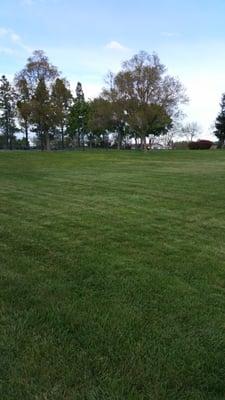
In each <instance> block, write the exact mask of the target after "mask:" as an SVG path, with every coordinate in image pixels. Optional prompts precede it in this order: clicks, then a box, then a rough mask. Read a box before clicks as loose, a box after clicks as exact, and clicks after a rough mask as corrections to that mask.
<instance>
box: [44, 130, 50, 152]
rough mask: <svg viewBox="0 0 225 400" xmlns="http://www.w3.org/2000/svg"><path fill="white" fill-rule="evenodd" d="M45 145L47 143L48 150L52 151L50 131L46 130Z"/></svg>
mask: <svg viewBox="0 0 225 400" xmlns="http://www.w3.org/2000/svg"><path fill="white" fill-rule="evenodd" d="M45 145H46V150H47V151H50V150H51V149H50V137H49V133H48V132H45Z"/></svg>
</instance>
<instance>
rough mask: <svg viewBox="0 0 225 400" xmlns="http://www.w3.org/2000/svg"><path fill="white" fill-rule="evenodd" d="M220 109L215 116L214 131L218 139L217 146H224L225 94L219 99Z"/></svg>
mask: <svg viewBox="0 0 225 400" xmlns="http://www.w3.org/2000/svg"><path fill="white" fill-rule="evenodd" d="M220 107H221V111H220V113H219V115H218V117H217V118H216V123H215V127H216V130H215V131H214V133H215V135H216V137H217V138H218V139H219V146H220V147H224V145H225V94H223V96H222V100H221V104H220Z"/></svg>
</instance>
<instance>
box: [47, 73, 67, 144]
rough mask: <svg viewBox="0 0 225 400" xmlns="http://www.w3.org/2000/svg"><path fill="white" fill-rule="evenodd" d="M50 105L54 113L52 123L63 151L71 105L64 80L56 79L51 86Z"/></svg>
mask: <svg viewBox="0 0 225 400" xmlns="http://www.w3.org/2000/svg"><path fill="white" fill-rule="evenodd" d="M51 103H52V107H53V111H54V122H55V125H56V127H58V128H59V130H60V134H61V145H62V148H63V149H64V135H65V128H66V124H67V118H68V115H69V110H70V106H71V103H72V93H71V91H70V89H69V84H68V82H67V81H66V80H65V79H60V78H57V79H56V81H55V82H54V84H53V86H52V94H51Z"/></svg>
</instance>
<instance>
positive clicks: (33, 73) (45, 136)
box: [15, 50, 59, 150]
mask: <svg viewBox="0 0 225 400" xmlns="http://www.w3.org/2000/svg"><path fill="white" fill-rule="evenodd" d="M58 77H59V72H58V70H57V68H56V67H55V66H54V65H52V64H51V63H50V62H49V59H48V57H47V56H46V55H45V53H44V52H43V51H42V50H35V51H34V52H33V55H32V56H31V57H29V58H28V60H27V64H26V65H25V67H24V68H23V69H22V71H20V72H19V73H18V74H17V75H16V76H15V83H16V86H17V87H21V86H22V88H23V95H25V92H26V96H27V100H26V101H24V100H23V101H22V102H21V103H20V104H19V107H18V108H19V111H20V115H22V114H23V120H24V121H25V119H24V117H25V118H27V117H28V114H29V112H30V116H31V121H32V123H34V124H35V130H36V131H37V134H38V136H39V138H40V139H41V146H42V149H48V150H49V149H50V129H51V128H52V126H53V125H54V121H53V120H54V114H53V109H52V107H51V102H50V91H51V88H52V85H53V84H54V82H55V80H56V79H57V78H58ZM28 93H29V96H30V102H28ZM26 96H25V97H26ZM42 101H43V103H42ZM28 103H29V104H28ZM29 108H30V109H29ZM21 112H22V114H21ZM39 113H40V115H39ZM45 113H46V114H45ZM26 122H28V119H27V120H26Z"/></svg>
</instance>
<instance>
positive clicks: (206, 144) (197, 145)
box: [188, 140, 213, 150]
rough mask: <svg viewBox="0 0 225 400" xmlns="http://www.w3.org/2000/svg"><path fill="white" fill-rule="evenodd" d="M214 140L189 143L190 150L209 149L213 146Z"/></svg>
mask: <svg viewBox="0 0 225 400" xmlns="http://www.w3.org/2000/svg"><path fill="white" fill-rule="evenodd" d="M212 145H213V142H211V140H198V141H197V142H190V143H188V148H189V149H190V150H209V149H210V147H212Z"/></svg>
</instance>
